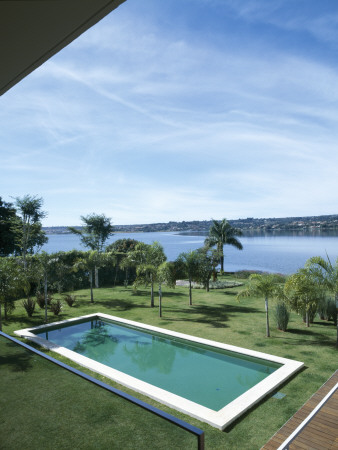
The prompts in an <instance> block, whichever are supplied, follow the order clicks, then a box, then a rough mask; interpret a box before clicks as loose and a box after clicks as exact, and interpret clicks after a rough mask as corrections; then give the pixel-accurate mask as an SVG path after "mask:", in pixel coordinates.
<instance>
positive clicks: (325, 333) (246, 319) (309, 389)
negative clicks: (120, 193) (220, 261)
mask: <svg viewBox="0 0 338 450" xmlns="http://www.w3.org/2000/svg"><path fill="white" fill-rule="evenodd" d="M224 279H225V280H227V281H231V277H226V278H224ZM237 281H238V280H237ZM243 288H245V286H243V287H240V288H231V289H224V290H212V291H210V292H209V293H206V292H205V291H203V290H200V289H196V290H193V305H192V306H191V307H189V306H188V290H187V288H184V287H177V288H176V289H174V290H170V289H164V298H163V317H162V318H160V317H159V316H158V308H150V306H149V305H150V295H149V289H141V290H139V291H138V292H137V293H134V292H133V290H132V288H124V287H115V288H107V289H98V290H95V291H94V300H95V303H94V304H90V293H89V290H82V291H78V292H77V293H76V294H77V295H78V298H77V302H76V304H75V306H74V307H72V308H70V307H68V306H67V305H65V306H64V309H63V311H62V314H61V315H60V316H58V317H55V316H53V315H49V320H50V321H57V320H64V319H67V318H70V317H77V316H80V315H85V314H90V313H96V312H102V313H107V314H111V315H115V316H119V317H123V318H126V319H130V320H136V321H140V322H144V323H148V324H151V325H155V326H159V327H163V328H168V329H171V330H175V331H179V332H183V333H187V334H191V335H195V336H201V337H204V338H207V339H212V340H215V341H220V342H225V343H227V344H232V345H237V346H241V347H246V348H250V349H253V350H259V351H263V352H266V353H271V354H274V355H278V356H282V357H286V358H291V359H296V360H299V361H303V362H304V363H305V369H304V370H303V371H302V372H301V373H299V374H297V375H296V376H295V377H294V378H293V379H292V380H290V381H289V382H287V383H286V384H285V385H284V386H282V387H280V388H279V391H281V392H283V393H284V394H286V396H285V397H284V398H283V399H281V400H277V399H274V398H271V397H268V398H267V399H265V400H263V401H262V402H261V403H260V404H259V405H257V406H255V407H254V408H252V409H251V410H250V411H248V412H247V413H246V414H245V415H244V416H242V417H241V418H240V419H238V420H237V421H236V422H235V423H234V424H233V425H231V426H230V427H229V428H228V429H227V430H226V431H225V432H221V431H219V430H216V429H214V428H212V427H210V426H208V425H206V424H204V423H201V422H199V421H197V420H195V419H192V418H190V417H188V416H185V415H183V414H180V413H179V412H177V411H173V410H171V409H170V408H168V407H165V406H163V405H159V404H158V403H156V402H154V401H152V400H151V399H149V398H146V397H144V396H141V395H139V394H137V393H135V392H131V391H128V390H127V389H125V388H124V387H122V388H121V386H117V385H116V384H115V383H114V382H112V381H110V380H107V379H104V381H105V382H107V383H108V384H111V385H113V386H117V387H119V388H121V390H124V391H127V392H129V393H131V394H132V395H135V396H136V397H138V398H141V399H142V400H145V401H146V402H148V403H150V404H153V405H155V406H157V407H159V408H161V409H163V410H165V411H168V412H170V413H171V414H173V415H175V416H176V417H179V418H182V419H184V420H186V421H187V422H189V423H191V424H193V425H195V426H197V427H199V428H202V429H203V430H205V432H206V436H205V440H206V448H210V449H216V448H217V449H218V448H225V449H226V448H236V449H237V448H241V449H245V448H247V449H256V448H257V449H258V448H260V447H261V446H262V445H263V444H264V443H265V442H266V441H267V440H268V439H269V438H270V437H271V436H272V435H273V434H274V433H275V432H276V431H277V430H278V429H279V428H280V427H281V426H282V425H283V424H284V423H285V422H286V421H287V420H288V419H289V418H290V417H291V416H292V415H293V414H294V413H295V412H296V411H297V410H298V409H299V408H300V407H301V406H302V404H304V403H305V401H306V400H307V399H308V398H309V397H310V396H311V395H312V394H313V393H314V392H315V391H316V390H317V389H318V388H319V387H320V386H321V385H322V384H323V383H324V382H325V381H326V380H327V379H328V378H329V377H330V376H331V375H332V373H333V372H334V371H335V370H336V369H337V360H338V352H337V349H336V348H335V338H336V329H335V327H334V325H333V323H332V322H331V323H327V322H324V321H320V320H319V319H315V323H314V324H312V325H311V327H310V328H306V327H305V325H304V324H303V322H302V320H301V318H300V316H298V315H296V314H294V313H293V314H292V315H291V318H290V322H289V327H288V331H287V332H286V333H283V332H280V331H278V330H277V329H276V327H275V325H274V321H273V302H270V324H271V337H270V338H266V337H265V311H264V300H263V299H262V298H248V299H243V300H241V302H240V303H238V302H237V300H236V294H237V293H238V292H239V290H240V289H243ZM42 323H43V311H42V310H38V311H37V312H36V313H35V314H34V315H33V317H32V318H28V317H27V315H26V313H25V311H24V309H23V307H22V306H21V302H20V301H18V302H17V309H16V310H15V312H14V313H13V314H12V316H11V318H10V320H8V321H7V322H5V324H4V327H3V331H4V332H5V333H8V334H13V332H14V330H17V329H20V328H27V327H31V326H35V325H40V324H42ZM52 356H54V357H55V355H54V354H53V355H52ZM59 359H61V358H59ZM64 361H65V362H67V363H69V364H70V365H72V366H75V364H74V363H72V362H69V361H66V360H65V359H64ZM77 368H78V367H77ZM80 370H83V371H84V372H88V373H89V371H87V370H85V369H83V368H80ZM91 375H93V376H95V377H96V378H99V379H102V380H103V378H102V377H100V376H98V375H95V374H93V373H91ZM38 382H39V381H38V380H37V383H38ZM68 398H69V399H70V400H69V405H70V404H71V403H72V400H71V398H72V392H71V391H70V393H69V395H68ZM69 407H70V406H69ZM67 408H68V404H67V402H65V403H64V405H63V414H64V415H67V414H68V413H67ZM0 414H1V412H0ZM12 419H13V421H14V422H15V415H14V414H13V417H12ZM133 420H135V422H134V426H135V428H137V429H138V428H140V427H144V423H142V424H141V423H139V422H138V416H137V414H136V416H134V417H133ZM152 424H153V419H152V418H150V421H149V425H148V427H149V429H151V428H153V425H152ZM1 429H2V430H3V429H4V428H3V427H1ZM174 436H175V435H174V434H173V435H172V438H171V439H170V440H169V441H168V443H167V445H168V447H167V448H178V446H179V444H180V441H179V440H177V441H176V440H175V437H174ZM170 446H171V447H170ZM135 447H136V448H140V447H138V446H137V445H136V446H135ZM151 448H161V447H160V443H159V446H157V442H156V441H154V442H152V445H151Z"/></svg>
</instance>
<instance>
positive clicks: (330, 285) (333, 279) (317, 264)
mask: <svg viewBox="0 0 338 450" xmlns="http://www.w3.org/2000/svg"><path fill="white" fill-rule="evenodd" d="M326 256H327V261H325V259H323V258H321V257H320V256H314V257H313V258H310V259H309V260H308V261H307V262H306V266H307V267H308V268H309V269H310V270H311V271H312V273H313V275H314V277H315V278H316V279H317V281H318V282H319V283H321V284H323V285H324V286H325V287H326V288H327V289H329V290H330V291H331V292H332V293H333V294H334V297H335V302H336V311H337V318H336V322H337V341H336V346H337V347H338V258H337V260H336V263H335V264H334V265H333V264H332V263H331V261H330V258H329V256H328V255H326Z"/></svg>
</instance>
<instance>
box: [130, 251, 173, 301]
mask: <svg viewBox="0 0 338 450" xmlns="http://www.w3.org/2000/svg"><path fill="white" fill-rule="evenodd" d="M166 259H167V257H166V255H165V253H164V250H163V247H162V245H161V244H159V243H158V242H153V243H152V244H151V245H149V244H145V243H144V242H139V243H138V244H137V245H136V247H135V250H134V251H131V252H129V253H128V256H127V258H125V260H124V264H125V265H127V266H128V265H129V267H130V266H133V267H136V280H135V283H134V284H135V286H137V285H138V284H140V283H144V284H146V285H147V284H148V283H150V289H151V292H150V306H151V307H152V308H153V307H154V304H155V303H154V283H155V281H156V279H157V270H158V268H159V267H160V265H161V264H162V263H164V262H165V261H166Z"/></svg>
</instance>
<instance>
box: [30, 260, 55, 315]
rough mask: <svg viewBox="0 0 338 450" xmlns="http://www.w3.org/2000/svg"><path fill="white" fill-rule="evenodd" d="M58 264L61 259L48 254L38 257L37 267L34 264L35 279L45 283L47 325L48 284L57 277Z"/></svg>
mask: <svg viewBox="0 0 338 450" xmlns="http://www.w3.org/2000/svg"><path fill="white" fill-rule="evenodd" d="M58 264H59V259H58V258H57V257H54V256H53V255H49V254H48V253H46V252H42V253H40V254H39V255H36V256H35V265H34V264H33V271H34V273H35V277H36V278H37V279H38V280H39V281H42V283H43V288H44V289H43V292H44V297H45V323H47V307H48V283H49V282H50V279H51V277H53V276H54V277H55V275H56V271H57V265H58ZM34 266H35V268H34ZM34 269H35V270H34Z"/></svg>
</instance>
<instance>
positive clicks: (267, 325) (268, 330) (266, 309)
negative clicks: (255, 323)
mask: <svg viewBox="0 0 338 450" xmlns="http://www.w3.org/2000/svg"><path fill="white" fill-rule="evenodd" d="M265 314H266V337H270V327H269V304H268V297H265Z"/></svg>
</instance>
